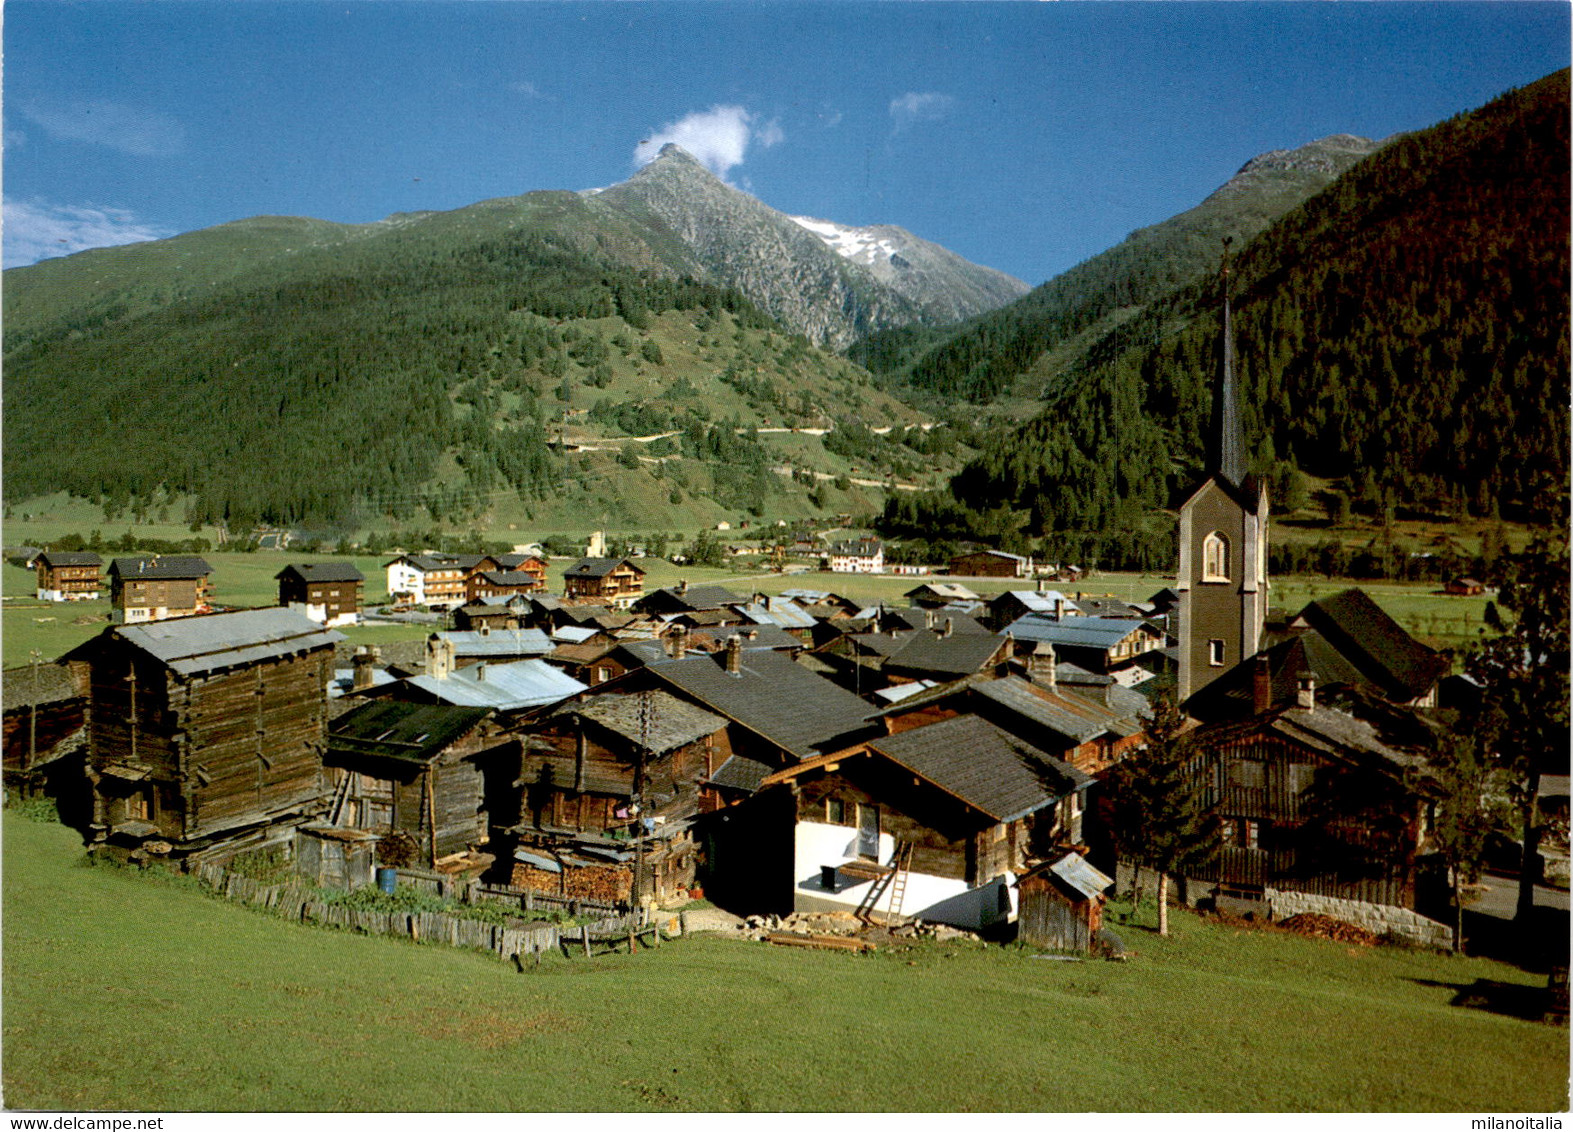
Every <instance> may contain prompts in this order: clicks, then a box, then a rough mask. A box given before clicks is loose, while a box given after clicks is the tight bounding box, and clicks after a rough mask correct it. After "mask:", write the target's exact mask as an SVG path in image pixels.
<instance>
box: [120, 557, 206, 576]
mask: <svg viewBox="0 0 1573 1132" xmlns="http://www.w3.org/2000/svg"><path fill="white" fill-rule="evenodd" d="M109 572H110V573H111V574H114V575H117V576H118V577H121V578H147V579H152V580H159V579H165V580H172V581H183V580H186V579H189V578H205V577H207V576H208V575H209V574H211V573H213V567H211V566H209V565H208V564H207V562H206V561H205V560H204V559H202V558H199V557H197V556H196V555H195V554H170V555H162V556H161V555H153V556H152V557H149V558H116V559H113V560H111V561H110V563H109Z"/></svg>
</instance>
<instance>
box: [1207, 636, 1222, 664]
mask: <svg viewBox="0 0 1573 1132" xmlns="http://www.w3.org/2000/svg"><path fill="white" fill-rule="evenodd" d="M1207 663H1208V664H1210V665H1212V666H1213V667H1214V668H1222V667H1223V664H1224V648H1223V642H1222V641H1220V640H1217V639H1213V640H1210V641H1208V642H1207Z"/></svg>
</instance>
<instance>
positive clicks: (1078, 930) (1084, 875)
mask: <svg viewBox="0 0 1573 1132" xmlns="http://www.w3.org/2000/svg"><path fill="white" fill-rule="evenodd" d="M1112 884H1114V878H1113V877H1108V876H1105V875H1104V874H1103V873H1101V872H1099V871H1098V870H1097V869H1095V868H1093V867H1092V866H1091V865H1090V864H1088V863H1087V859H1086V858H1085V857H1083V856H1082V855H1081V854H1080V853H1067V854H1065V855H1064V856H1063V857H1060V858H1059V859H1058V860H1054V861H1044V862H1043V863H1042V864H1040V865H1035V866H1034V867H1033V868H1031V869H1029V870H1028V871H1027V872H1026V873H1024V874H1023V875H1022V877H1021V879H1020V880H1018V881H1017V882H1016V888H1017V891H1018V892H1019V893H1020V911H1019V913H1018V915H1017V919H1016V938H1017V939H1018V940H1020V941H1021V942H1022V943H1029V944H1031V945H1032V946H1034V947H1046V948H1048V949H1050V950H1051V951H1069V952H1079V953H1085V952H1088V951H1091V950H1092V949H1093V947H1094V946H1095V945H1096V944H1097V943H1098V940H1099V933H1100V932H1101V930H1102V928H1103V905H1104V899H1105V897H1104V893H1105V892H1106V891H1107V890H1108V888H1109V887H1110V886H1111V885H1112Z"/></svg>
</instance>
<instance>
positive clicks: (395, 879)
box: [377, 869, 399, 896]
mask: <svg viewBox="0 0 1573 1132" xmlns="http://www.w3.org/2000/svg"><path fill="white" fill-rule="evenodd" d="M398 885H399V870H398V869H378V870H377V887H378V888H380V889H382V891H383V892H385V893H387V894H388V895H389V896H392V895H393V890H394V889H395V888H397V887H398Z"/></svg>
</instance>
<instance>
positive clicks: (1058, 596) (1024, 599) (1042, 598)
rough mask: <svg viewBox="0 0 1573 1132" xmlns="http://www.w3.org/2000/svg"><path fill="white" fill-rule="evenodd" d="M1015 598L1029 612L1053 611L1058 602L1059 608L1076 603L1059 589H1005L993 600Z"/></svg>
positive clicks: (1071, 606) (1068, 607) (1072, 606)
mask: <svg viewBox="0 0 1573 1132" xmlns="http://www.w3.org/2000/svg"><path fill="white" fill-rule="evenodd" d="M1008 597H1010V598H1015V599H1016V600H1017V601H1018V602H1020V603H1021V604H1022V606H1023V607H1024V608H1025V609H1026V610H1027V611H1028V612H1029V613H1053V612H1054V610H1055V608H1056V606H1055V602H1058V603H1059V608H1062V609H1067V610H1070V609H1075V608H1076V605H1075V603H1074V602H1072V601H1071V599H1070V598H1068V597H1066V596H1065V595H1064V594H1062V593H1060V591H1059V590H1006V591H1005V592H1004V593H1002V594H1000V595H999V596H998V597H996V598H994V601H996V602H999V601H1003V600H1004V599H1005V598H1008Z"/></svg>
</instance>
